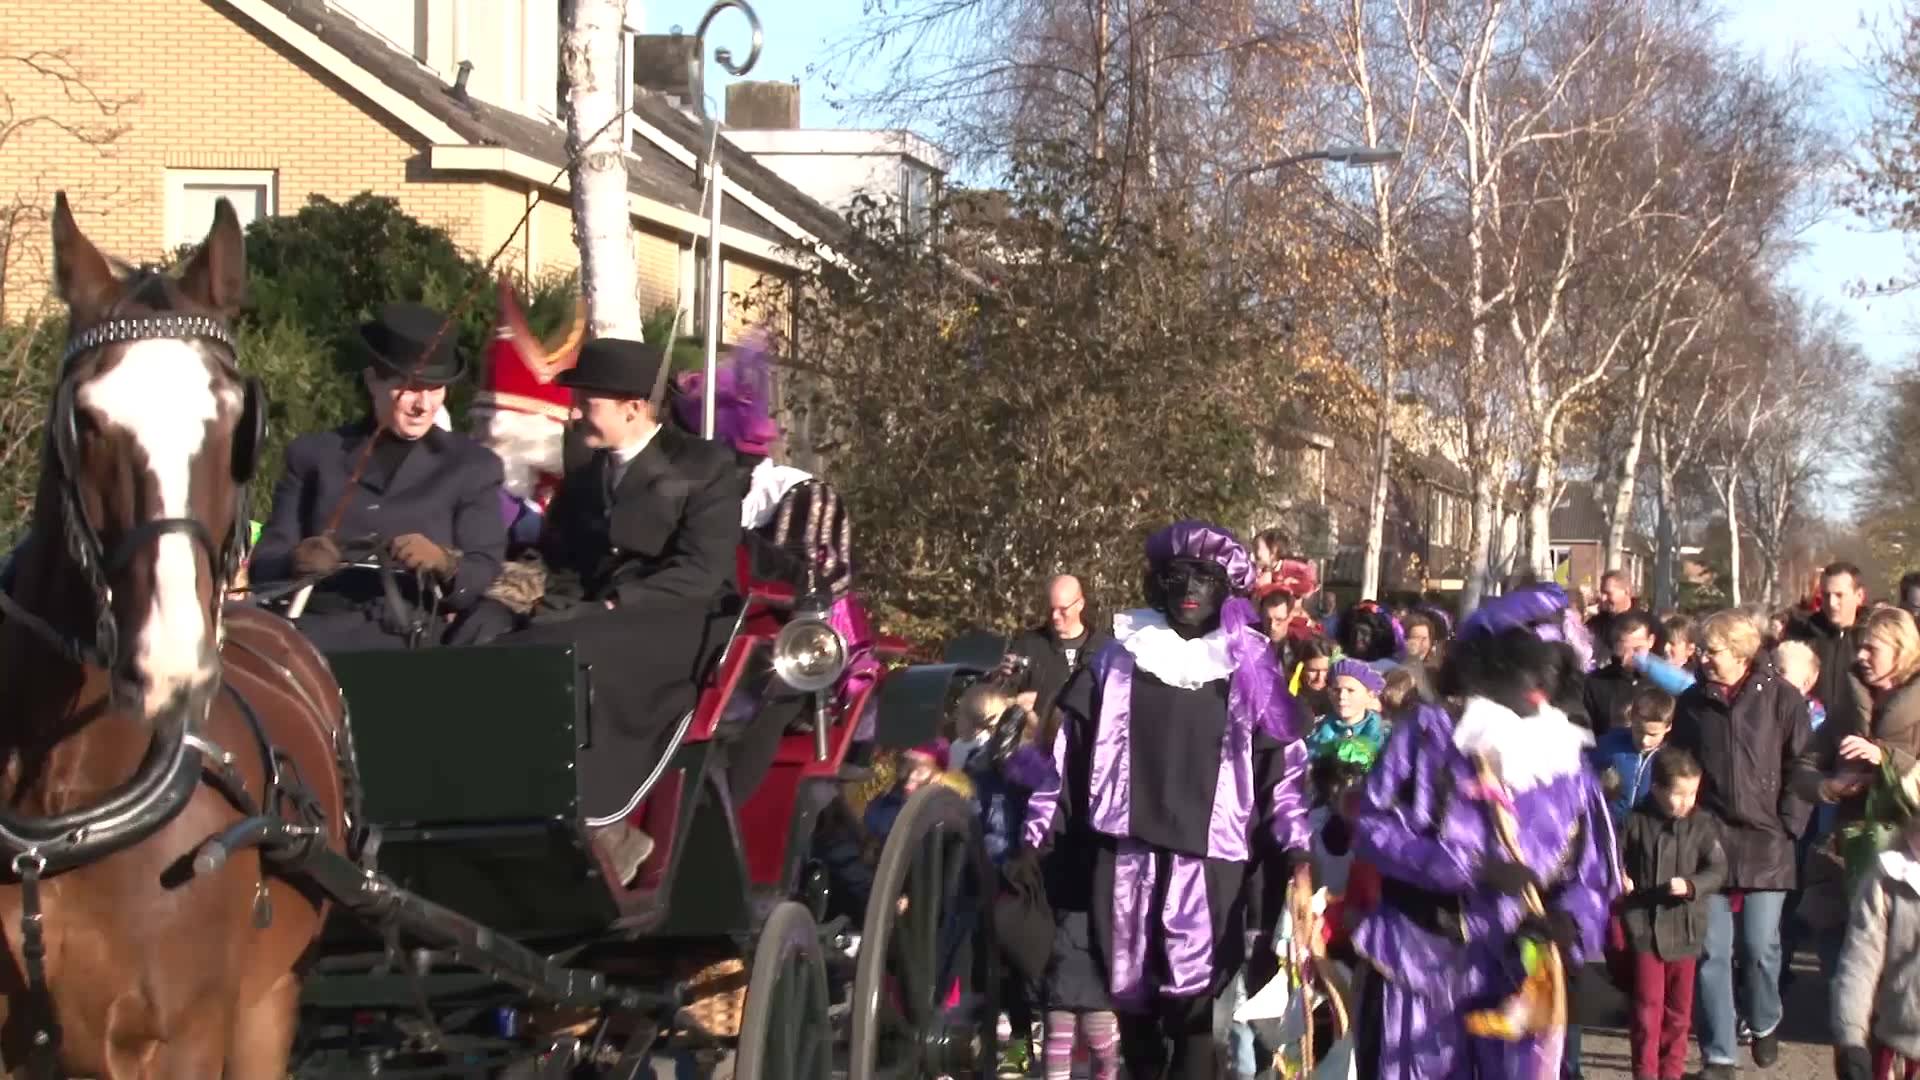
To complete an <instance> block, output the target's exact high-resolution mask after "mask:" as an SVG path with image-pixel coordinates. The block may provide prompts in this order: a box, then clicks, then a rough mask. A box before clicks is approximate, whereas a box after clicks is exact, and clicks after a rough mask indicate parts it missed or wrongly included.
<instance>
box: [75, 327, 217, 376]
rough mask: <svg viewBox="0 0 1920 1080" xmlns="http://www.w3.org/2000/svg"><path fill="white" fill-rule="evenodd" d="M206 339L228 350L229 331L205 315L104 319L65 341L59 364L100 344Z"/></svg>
mask: <svg viewBox="0 0 1920 1080" xmlns="http://www.w3.org/2000/svg"><path fill="white" fill-rule="evenodd" d="M169 338H171V339H187V338H210V339H212V340H214V341H217V342H219V343H220V344H222V345H225V346H226V347H227V348H229V349H231V348H233V347H234V344H233V331H231V330H229V329H227V324H226V323H224V322H221V321H220V320H219V319H215V318H212V317H211V316H207V315H139V316H132V317H129V318H124V319H108V320H107V321H106V322H103V323H98V324H96V325H93V326H89V327H87V328H86V329H85V330H82V331H80V332H79V333H77V334H75V335H73V336H72V337H70V338H68V339H67V351H66V354H65V355H64V356H62V357H61V358H60V362H61V363H62V364H65V363H67V362H68V361H70V360H72V359H73V358H74V357H76V356H79V355H80V354H81V353H83V352H87V351H88V350H90V349H97V348H100V347H101V346H103V345H118V344H121V343H122V342H128V341H158V340H162V339H169Z"/></svg>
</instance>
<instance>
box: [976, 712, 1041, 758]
mask: <svg viewBox="0 0 1920 1080" xmlns="http://www.w3.org/2000/svg"><path fill="white" fill-rule="evenodd" d="M1032 717H1033V714H1032V713H1030V712H1028V711H1027V710H1025V709H1023V708H1021V707H1020V706H1018V705H1010V706H1008V707H1007V711H1005V712H1003V713H1001V714H1000V719H998V720H996V721H994V723H993V731H992V732H990V733H989V734H988V735H987V745H986V747H985V748H984V749H985V757H986V759H987V763H988V764H990V765H992V766H993V767H994V768H995V769H998V768H999V767H1000V766H1002V765H1004V764H1006V762H1007V759H1008V758H1010V757H1012V756H1013V752H1014V751H1015V750H1018V749H1020V737H1021V736H1022V735H1024V734H1026V731H1027V721H1028V720H1030V719H1032Z"/></svg>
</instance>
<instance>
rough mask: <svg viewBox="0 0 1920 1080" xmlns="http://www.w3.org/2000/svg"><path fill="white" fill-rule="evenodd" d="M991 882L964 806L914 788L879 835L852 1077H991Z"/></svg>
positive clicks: (975, 823)
mask: <svg viewBox="0 0 1920 1080" xmlns="http://www.w3.org/2000/svg"><path fill="white" fill-rule="evenodd" d="M998 885H999V881H998V878H997V876H996V873H995V871H994V868H993V864H992V863H991V862H989V861H988V859H987V851H986V847H985V846H984V845H983V844H982V843H981V840H980V822H979V816H978V814H976V813H975V811H974V807H973V804H972V802H971V801H969V800H967V799H965V798H962V797H961V796H960V795H959V794H958V793H956V792H954V791H953V790H952V789H950V788H947V787H945V786H942V785H940V784H929V785H928V786H926V787H924V788H922V789H920V790H919V791H916V792H914V794H913V797H912V798H910V799H908V800H907V805H906V806H905V808H903V809H902V810H901V811H900V816H899V818H898V819H896V820H895V822H894V825H893V831H892V832H890V833H889V834H888V835H887V843H886V847H885V848H883V849H882V850H881V853H880V865H879V867H878V868H877V869H876V870H875V872H874V879H873V895H872V896H871V897H870V898H869V899H868V901H867V918H866V922H865V925H864V926H863V928H862V935H861V940H860V959H859V963H858V965H857V966H856V968H855V970H854V981H853V1002H852V1005H853V1039H852V1045H851V1047H850V1048H849V1051H850V1054H849V1056H850V1060H849V1062H848V1066H849V1067H848V1074H849V1076H850V1078H851V1080H879V1078H881V1077H909V1078H914V1080H918V1078H921V1077H934V1076H974V1077H990V1076H992V1075H994V1068H995V1066H996V1065H997V1064H998V1062H997V1054H998V1048H997V1047H996V1045H995V1042H994V1024H995V1021H996V1020H997V1018H998V1016H999V994H1000V958H999V952H998V949H997V947H996V946H995V944H994V940H993V932H992V926H991V920H990V918H989V916H990V914H991V911H990V905H991V904H992V902H993V898H994V896H995V894H996V892H997V891H998Z"/></svg>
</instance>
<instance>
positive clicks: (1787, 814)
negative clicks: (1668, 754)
mask: <svg viewBox="0 0 1920 1080" xmlns="http://www.w3.org/2000/svg"><path fill="white" fill-rule="evenodd" d="M1729 695H1731V697H1732V700H1731V701H1729V700H1728V696H1729ZM1811 723H1812V722H1811V720H1810V719H1809V718H1808V715H1807V699H1805V698H1803V697H1801V696H1800V691H1798V690H1795V689H1794V688H1793V687H1792V686H1790V685H1788V683H1787V681H1786V680H1785V679H1782V678H1781V677H1780V673H1779V672H1778V671H1777V670H1775V668H1774V666H1773V661H1772V660H1770V659H1768V658H1767V656H1766V654H1765V653H1761V654H1759V655H1756V656H1755V657H1754V658H1753V665H1752V667H1751V668H1749V669H1748V671H1747V675H1746V678H1744V679H1742V680H1741V682H1740V685H1738V686H1735V687H1723V686H1720V685H1718V684H1716V683H1712V682H1706V681H1702V682H1699V683H1696V684H1695V685H1694V686H1693V688H1692V689H1690V690H1688V691H1687V692H1686V693H1685V694H1682V695H1681V696H1680V702H1679V705H1678V707H1677V708H1676V709H1675V711H1674V720H1673V734H1671V735H1669V736H1668V737H1667V741H1668V742H1669V743H1671V744H1673V745H1675V746H1681V747H1685V748H1686V749H1688V750H1690V751H1692V752H1693V755H1694V756H1695V757H1696V758H1698V759H1699V760H1700V766H1701V768H1702V769H1703V770H1704V771H1705V773H1706V776H1705V778H1704V780H1703V781H1702V782H1701V784H1700V806H1701V807H1702V808H1703V809H1705V810H1707V811H1708V812H1710V813H1712V814H1713V815H1714V816H1715V817H1717V818H1719V819H1720V824H1721V825H1722V826H1723V828H1724V830H1725V831H1724V832H1723V833H1722V835H1721V841H1722V842H1723V843H1724V844H1725V845H1726V849H1727V882H1726V887H1727V888H1729V889H1745V890H1770V889H1792V888H1794V887H1795V886H1796V880H1795V879H1796V877H1797V875H1796V874H1795V865H1794V863H1795V860H1794V849H1793V842H1794V838H1795V837H1797V836H1799V835H1800V833H1801V832H1803V831H1805V829H1806V827H1807V819H1808V817H1809V816H1810V815H1811V814H1812V811H1813V804H1812V803H1810V802H1808V801H1807V800H1806V799H1803V798H1801V797H1800V796H1799V795H1797V794H1795V793H1794V792H1793V790H1792V787H1791V785H1790V784H1789V783H1788V782H1787V781H1788V775H1789V773H1790V772H1791V771H1792V768H1793V763H1794V760H1795V759H1796V758H1797V757H1799V756H1800V753H1801V752H1802V751H1804V750H1805V749H1806V746H1807V741H1808V740H1809V739H1810V738H1811V737H1812V728H1811Z"/></svg>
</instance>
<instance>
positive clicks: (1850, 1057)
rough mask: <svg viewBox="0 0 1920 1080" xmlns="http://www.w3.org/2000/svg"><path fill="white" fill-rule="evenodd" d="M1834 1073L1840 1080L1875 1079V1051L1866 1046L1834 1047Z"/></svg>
mask: <svg viewBox="0 0 1920 1080" xmlns="http://www.w3.org/2000/svg"><path fill="white" fill-rule="evenodd" d="M1833 1075H1834V1076H1835V1077H1837V1078H1838V1080H1873V1052H1872V1051H1870V1050H1868V1049H1867V1048H1866V1047H1864V1046H1836V1047H1834V1048H1833Z"/></svg>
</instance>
